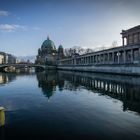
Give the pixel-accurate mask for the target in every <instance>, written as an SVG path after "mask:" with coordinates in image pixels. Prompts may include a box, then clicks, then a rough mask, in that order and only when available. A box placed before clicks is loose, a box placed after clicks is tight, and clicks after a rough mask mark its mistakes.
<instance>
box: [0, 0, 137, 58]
mask: <svg viewBox="0 0 140 140" xmlns="http://www.w3.org/2000/svg"><path fill="white" fill-rule="evenodd" d="M139 13H140V0H0V51H4V52H7V53H11V54H13V55H16V56H26V55H37V50H38V48H40V47H41V44H42V43H43V41H44V40H46V39H47V36H48V35H49V37H50V39H51V40H53V41H54V43H55V45H56V48H57V47H58V46H59V45H60V44H62V45H63V47H64V48H70V47H73V46H81V47H87V48H91V49H97V48H99V47H102V46H107V47H108V46H111V44H112V42H114V41H117V43H118V45H121V35H120V32H121V30H122V29H124V30H125V29H129V28H131V27H133V26H137V25H140V14H139Z"/></svg>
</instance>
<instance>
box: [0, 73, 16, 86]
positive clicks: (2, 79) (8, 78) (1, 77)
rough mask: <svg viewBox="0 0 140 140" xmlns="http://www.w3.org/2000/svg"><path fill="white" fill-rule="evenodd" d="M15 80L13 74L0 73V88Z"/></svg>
mask: <svg viewBox="0 0 140 140" xmlns="http://www.w3.org/2000/svg"><path fill="white" fill-rule="evenodd" d="M13 80H16V75H15V74H6V73H0V86H2V85H5V84H7V83H9V82H12V81H13Z"/></svg>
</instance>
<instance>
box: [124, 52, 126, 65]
mask: <svg viewBox="0 0 140 140" xmlns="http://www.w3.org/2000/svg"><path fill="white" fill-rule="evenodd" d="M124 63H126V50H124Z"/></svg>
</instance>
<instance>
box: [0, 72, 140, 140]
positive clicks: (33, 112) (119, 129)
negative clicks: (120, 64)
mask: <svg viewBox="0 0 140 140" xmlns="http://www.w3.org/2000/svg"><path fill="white" fill-rule="evenodd" d="M0 106H3V107H4V108H5V118H6V120H5V125H4V126H3V127H1V128H0V140H9V139H14V140H15V139H18V140H21V139H26V140H30V139H33V140H47V139H49V140H51V139H71V140H73V139H85V140H88V139H92V140H93V139H96V140H100V139H108V140H109V139H113V140H118V139H119V140H120V139H126V140H139V139H140V77H131V76H119V75H118V76H117V75H105V74H97V73H80V72H75V73H73V72H66V71H57V72H56V71H47V72H38V73H30V74H29V73H26V74H25V73H21V74H20V73H19V74H6V73H3V74H2V73H0Z"/></svg>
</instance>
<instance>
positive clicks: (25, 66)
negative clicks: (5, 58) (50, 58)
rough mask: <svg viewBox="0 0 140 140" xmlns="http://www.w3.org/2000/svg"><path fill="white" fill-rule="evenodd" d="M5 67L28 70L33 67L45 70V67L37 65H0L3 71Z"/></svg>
mask: <svg viewBox="0 0 140 140" xmlns="http://www.w3.org/2000/svg"><path fill="white" fill-rule="evenodd" d="M7 67H15V68H30V67H35V68H41V69H44V70H45V68H46V66H45V65H39V64H0V69H2V70H3V69H5V68H7Z"/></svg>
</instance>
